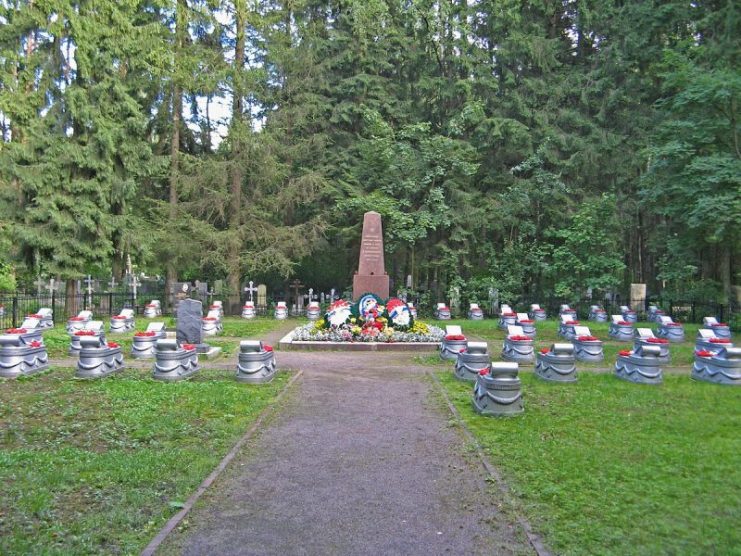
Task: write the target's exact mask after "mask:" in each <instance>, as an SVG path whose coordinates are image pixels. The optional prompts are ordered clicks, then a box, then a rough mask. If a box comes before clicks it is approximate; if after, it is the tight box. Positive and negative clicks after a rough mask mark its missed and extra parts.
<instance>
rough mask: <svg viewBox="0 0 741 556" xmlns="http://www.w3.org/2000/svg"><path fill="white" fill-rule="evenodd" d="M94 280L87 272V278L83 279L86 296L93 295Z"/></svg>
mask: <svg viewBox="0 0 741 556" xmlns="http://www.w3.org/2000/svg"><path fill="white" fill-rule="evenodd" d="M94 282H95V280H93V279H92V277H91V276H90V275H89V274H88V275H87V278H86V279H85V283H86V284H87V294H88V296H90V295H93V283H94Z"/></svg>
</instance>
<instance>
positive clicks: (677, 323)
mask: <svg viewBox="0 0 741 556" xmlns="http://www.w3.org/2000/svg"><path fill="white" fill-rule="evenodd" d="M664 326H682V323H681V322H667V323H665V324H664Z"/></svg>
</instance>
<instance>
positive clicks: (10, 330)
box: [5, 328, 28, 334]
mask: <svg viewBox="0 0 741 556" xmlns="http://www.w3.org/2000/svg"><path fill="white" fill-rule="evenodd" d="M5 332H6V333H7V334H25V333H26V332H28V330H26V329H25V328H8V329H7V330H6V331H5Z"/></svg>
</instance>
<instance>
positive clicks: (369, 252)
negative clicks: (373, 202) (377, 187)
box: [352, 211, 389, 300]
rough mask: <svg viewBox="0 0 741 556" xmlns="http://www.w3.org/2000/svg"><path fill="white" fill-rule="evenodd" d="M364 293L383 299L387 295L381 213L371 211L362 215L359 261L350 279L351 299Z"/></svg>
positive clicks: (387, 279)
mask: <svg viewBox="0 0 741 556" xmlns="http://www.w3.org/2000/svg"><path fill="white" fill-rule="evenodd" d="M364 293H374V294H376V295H377V296H378V297H380V298H381V299H383V300H385V299H386V298H388V296H389V275H388V274H386V267H385V265H384V262H383V228H382V227H381V215H380V214H378V213H377V212H372V211H371V212H366V213H365V214H364V215H363V237H362V239H361V242H360V261H359V262H358V270H357V272H356V273H355V275H354V276H353V280H352V296H353V299H355V300H357V299H358V298H359V297H360V296H361V295H363V294H364Z"/></svg>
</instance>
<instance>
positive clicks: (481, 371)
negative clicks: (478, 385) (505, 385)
mask: <svg viewBox="0 0 741 556" xmlns="http://www.w3.org/2000/svg"><path fill="white" fill-rule="evenodd" d="M479 374H480V375H481V376H486V375H488V374H489V369H481V370H480V371H479Z"/></svg>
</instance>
